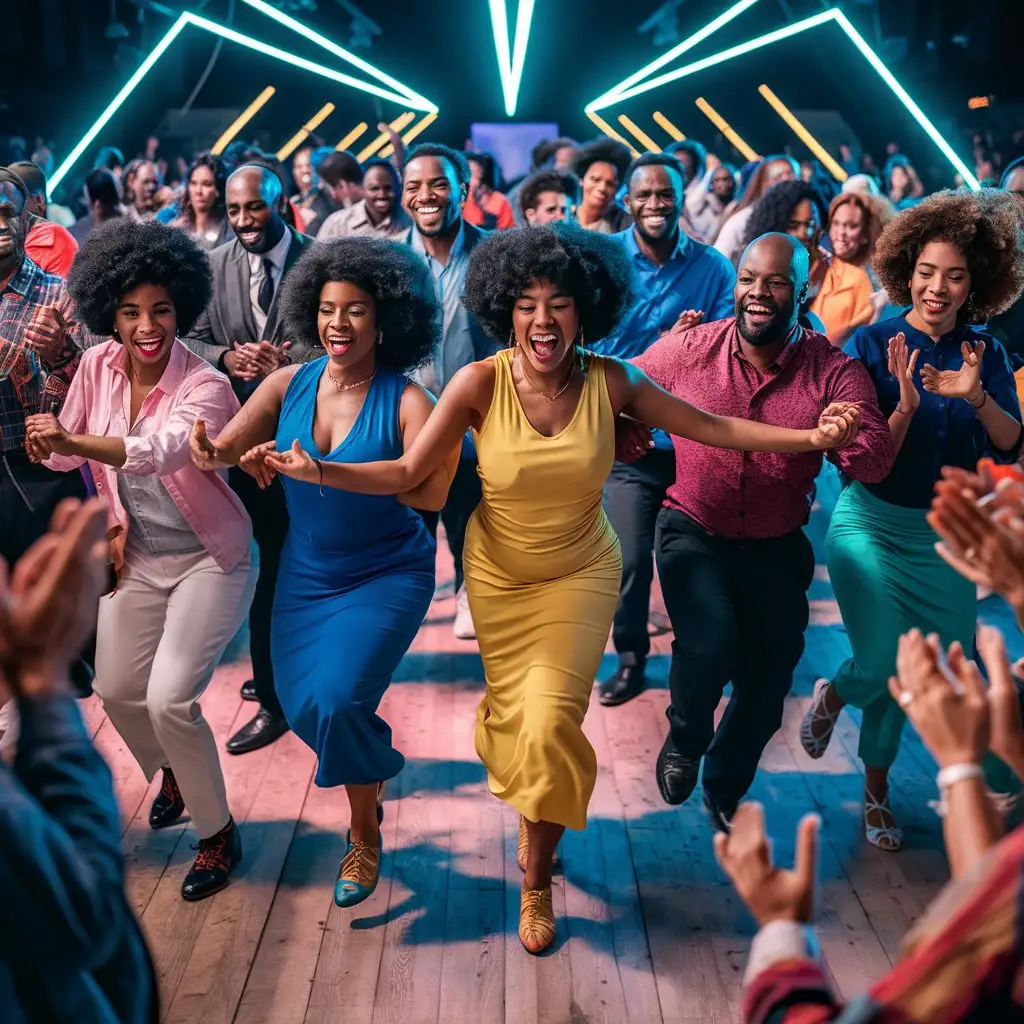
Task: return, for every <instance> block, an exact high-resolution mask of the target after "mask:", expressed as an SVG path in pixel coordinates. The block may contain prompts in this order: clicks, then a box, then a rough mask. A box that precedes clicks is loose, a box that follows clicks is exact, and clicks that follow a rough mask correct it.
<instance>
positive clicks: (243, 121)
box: [210, 85, 276, 156]
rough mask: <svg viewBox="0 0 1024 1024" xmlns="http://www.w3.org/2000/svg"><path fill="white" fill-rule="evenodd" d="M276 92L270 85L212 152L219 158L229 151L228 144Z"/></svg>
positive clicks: (236, 120) (248, 107) (222, 137)
mask: <svg viewBox="0 0 1024 1024" xmlns="http://www.w3.org/2000/svg"><path fill="white" fill-rule="evenodd" d="M275 92H276V90H275V89H274V87H273V86H272V85H268V86H267V87H266V89H264V90H263V92H261V93H260V94H259V96H257V97H256V99H254V100H253V101H252V103H250V104H249V106H247V107H246V108H245V110H243V111H242V112H241V113H240V114H239V115H238V117H236V118H235V119H234V121H232V122H231V124H229V125H228V126H227V128H225V129H224V131H223V132H222V133H221V136H220V138H219V139H218V140H217V141H216V142H215V143H214V144H213V145H212V146H211V147H210V152H211V153H215V154H216V155H217V156H219V155H220V154H221V153H223V152H224V150H225V149H227V145H228V143H229V142H230V141H231V140H232V139H233V138H234V137H235V136H236V135H237V134H238V133H239V132H240V131H241V130H242V129H243V128H244V127H245V126H246V125H247V124H248V123H249V122H250V121H251V120H252V119H253V118H254V117H255V116H256V112H257V111H258V110H260V108H261V107H263V105H264V104H265V103H266V102H267V100H269V99H270V97H271V96H273V95H274V93H275Z"/></svg>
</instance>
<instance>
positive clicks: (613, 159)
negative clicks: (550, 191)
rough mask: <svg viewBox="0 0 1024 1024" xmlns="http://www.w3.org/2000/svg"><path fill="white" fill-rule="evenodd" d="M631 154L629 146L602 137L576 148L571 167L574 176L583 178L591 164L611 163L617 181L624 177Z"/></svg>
mask: <svg viewBox="0 0 1024 1024" xmlns="http://www.w3.org/2000/svg"><path fill="white" fill-rule="evenodd" d="M630 159H631V154H630V152H629V147H628V146H625V145H623V144H622V143H621V142H618V141H617V140H615V139H609V138H605V137H602V138H600V139H595V140H594V141H593V142H588V143H587V144H586V145H585V146H580V148H579V149H578V150H576V158H575V159H574V160H573V163H572V169H573V171H574V172H575V173H576V177H577V178H579V179H580V181H582V180H583V178H584V176H585V175H586V173H587V171H588V170H589V169H590V167H591V165H592V164H596V163H604V164H611V165H612V167H614V168H615V170H616V171H617V172H618V175H619V183H620V184H621V183H622V182H623V181H625V179H626V171H627V170H628V169H629V162H630Z"/></svg>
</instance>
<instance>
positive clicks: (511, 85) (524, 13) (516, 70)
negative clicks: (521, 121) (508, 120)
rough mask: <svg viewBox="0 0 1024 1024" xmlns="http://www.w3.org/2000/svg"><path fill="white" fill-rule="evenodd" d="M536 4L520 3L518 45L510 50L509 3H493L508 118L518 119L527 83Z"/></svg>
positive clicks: (500, 0)
mask: <svg viewBox="0 0 1024 1024" xmlns="http://www.w3.org/2000/svg"><path fill="white" fill-rule="evenodd" d="M534 2H535V0H519V6H518V9H517V10H516V34H515V42H514V43H513V45H512V47H511V48H510V47H509V41H508V4H507V3H506V0H489V4H490V11H491V28H492V29H493V31H494V50H495V53H496V54H497V57H498V74H499V75H500V76H501V92H502V95H503V96H504V99H505V113H506V115H507V116H508V117H514V116H515V112H516V104H517V103H518V102H519V85H520V83H521V82H522V80H523V66H524V65H525V64H526V46H527V44H528V43H529V41H530V24H531V22H532V21H533V8H534Z"/></svg>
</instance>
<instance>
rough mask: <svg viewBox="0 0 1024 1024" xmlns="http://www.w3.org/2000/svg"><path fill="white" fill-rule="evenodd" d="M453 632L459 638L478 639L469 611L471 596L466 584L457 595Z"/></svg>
mask: <svg viewBox="0 0 1024 1024" xmlns="http://www.w3.org/2000/svg"><path fill="white" fill-rule="evenodd" d="M452 632H453V633H454V634H455V637H456V639H458V640H475V639H476V627H475V626H474V625H473V616H472V615H471V614H470V611H469V596H468V595H467V594H466V585H465V584H463V585H462V586H461V587H459V592H458V594H456V595H455V622H454V623H453V624H452Z"/></svg>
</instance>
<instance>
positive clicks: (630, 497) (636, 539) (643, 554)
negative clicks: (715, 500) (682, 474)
mask: <svg viewBox="0 0 1024 1024" xmlns="http://www.w3.org/2000/svg"><path fill="white" fill-rule="evenodd" d="M675 478H676V461H675V453H674V452H672V451H671V450H665V449H661V448H654V449H652V450H651V451H650V452H648V453H647V455H645V456H644V457H643V458H642V459H640V460H638V461H637V462H616V463H615V465H614V466H613V467H612V471H611V474H610V475H609V477H608V481H607V483H606V484H605V487H604V508H605V512H606V513H607V515H608V519H609V521H610V522H611V524H612V527H613V529H614V530H615V532H616V533H617V534H618V535H619V546H620V547H621V548H622V586H621V587H620V589H619V603H618V605H616V608H615V619H614V621H613V622H612V641H613V642H614V644H615V650H616V651H617V652H618V655H619V661H620V663H621V664H623V665H639V666H641V667H642V666H643V664H644V662H645V661H646V660H647V654H648V652H649V651H650V649H651V639H650V636H649V634H648V632H647V619H648V612H649V609H650V603H651V582H652V581H653V579H654V534H655V527H656V525H657V521H658V511H659V509H660V508H661V505H662V502H663V501H664V500H665V491H666V490H667V489H668V487H670V486H671V484H672V482H673V480H675Z"/></svg>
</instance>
